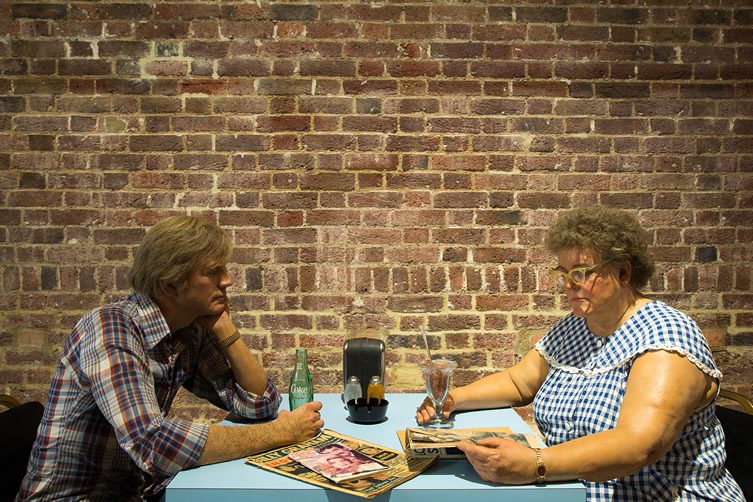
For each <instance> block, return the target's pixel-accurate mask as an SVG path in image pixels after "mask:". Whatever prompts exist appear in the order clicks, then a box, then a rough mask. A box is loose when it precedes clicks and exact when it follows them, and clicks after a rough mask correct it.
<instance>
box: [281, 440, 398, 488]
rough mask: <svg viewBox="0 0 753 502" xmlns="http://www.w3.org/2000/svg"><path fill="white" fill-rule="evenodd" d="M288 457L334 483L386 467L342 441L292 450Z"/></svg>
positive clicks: (356, 477)
mask: <svg viewBox="0 0 753 502" xmlns="http://www.w3.org/2000/svg"><path fill="white" fill-rule="evenodd" d="M289 457H290V458H292V459H293V460H295V461H296V462H300V463H301V464H303V465H305V466H306V467H308V468H309V469H311V470H312V471H314V472H316V473H318V474H321V475H322V476H324V477H325V478H328V479H331V480H332V481H334V482H335V483H340V482H342V481H348V480H350V479H358V478H363V477H365V476H368V475H369V474H371V473H373V472H378V471H383V470H385V469H387V466H386V465H384V464H382V463H379V462H377V461H376V460H373V459H372V458H370V457H367V456H366V455H364V454H363V453H361V452H360V451H358V450H354V449H353V448H351V447H350V446H347V445H345V444H343V443H334V444H328V445H326V446H322V447H319V448H310V449H308V450H303V451H298V452H294V453H291V454H290V455H289Z"/></svg>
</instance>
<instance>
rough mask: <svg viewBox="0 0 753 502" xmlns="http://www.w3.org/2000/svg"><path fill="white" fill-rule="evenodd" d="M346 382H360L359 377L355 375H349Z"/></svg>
mask: <svg viewBox="0 0 753 502" xmlns="http://www.w3.org/2000/svg"><path fill="white" fill-rule="evenodd" d="M348 382H355V383H361V379H360V378H358V377H357V376H355V375H351V376H349V377H348Z"/></svg>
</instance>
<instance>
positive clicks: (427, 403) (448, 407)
mask: <svg viewBox="0 0 753 502" xmlns="http://www.w3.org/2000/svg"><path fill="white" fill-rule="evenodd" d="M455 406H456V403H455V397H454V396H453V395H452V392H448V393H447V399H445V400H444V406H443V409H442V414H443V415H444V416H445V417H449V416H450V413H452V412H453V410H454V409H455ZM435 411H436V410H435V409H434V402H433V401H432V400H431V399H429V398H428V397H427V398H426V399H424V402H423V403H421V406H419V407H418V408H417V409H416V422H418V424H419V425H423V424H425V423H428V422H429V420H431V419H432V417H433V416H434V413H435Z"/></svg>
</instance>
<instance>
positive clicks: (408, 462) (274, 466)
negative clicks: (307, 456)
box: [246, 429, 437, 499]
mask: <svg viewBox="0 0 753 502" xmlns="http://www.w3.org/2000/svg"><path fill="white" fill-rule="evenodd" d="M331 444H342V445H345V446H347V447H349V448H351V449H352V450H356V451H358V452H360V453H362V454H363V455H365V456H366V457H368V458H370V459H372V460H374V461H376V462H379V463H380V464H383V465H384V466H386V467H387V468H386V469H384V470H381V471H375V472H369V473H366V475H365V476H364V477H358V478H357V479H350V480H347V481H341V482H339V483H336V482H334V481H332V480H331V479H328V478H326V477H325V476H322V475H321V474H319V473H317V472H314V471H312V470H311V469H309V468H308V467H306V466H304V465H303V464H302V463H300V462H297V461H295V460H293V459H292V458H290V456H291V454H292V455H295V454H296V453H297V452H301V451H305V450H311V449H319V448H322V447H324V446H327V445H331ZM436 460H437V458H436V457H424V458H412V457H411V458H408V456H406V454H405V453H403V452H399V451H395V450H392V449H390V448H387V447H385V446H381V445H378V444H374V443H369V442H367V441H363V440H361V439H356V438H354V437H350V436H346V435H344V434H339V433H337V432H335V431H332V430H329V429H325V430H324V431H322V432H321V433H320V434H319V435H317V436H316V437H314V438H311V439H309V440H308V441H304V442H303V443H298V444H294V445H290V446H285V447H282V448H277V449H275V450H269V451H266V452H264V453H258V454H256V455H251V456H249V457H246V463H247V464H251V465H255V466H257V467H261V468H262V469H266V470H268V471H272V472H276V473H278V474H282V475H284V476H289V477H291V478H295V479H298V480H300V481H304V482H306V483H311V484H313V485H317V486H321V487H324V488H330V489H332V490H337V491H341V492H344V493H349V494H351V495H355V496H357V497H362V498H367V499H370V498H374V497H376V496H377V495H380V494H382V493H385V492H387V491H389V490H391V489H393V488H395V487H396V486H398V485H400V484H402V483H405V482H406V481H408V480H409V479H412V478H414V477H416V476H418V475H419V474H420V473H421V472H423V471H425V470H426V469H428V468H429V467H431V466H432V465H433V464H434V463H435V462H436Z"/></svg>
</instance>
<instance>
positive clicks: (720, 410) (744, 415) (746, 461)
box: [716, 389, 753, 500]
mask: <svg viewBox="0 0 753 502" xmlns="http://www.w3.org/2000/svg"><path fill="white" fill-rule="evenodd" d="M719 397H723V398H726V399H731V400H733V401H735V402H737V403H739V404H740V405H741V406H742V407H743V409H744V410H745V411H744V412H742V411H738V410H733V409H732V408H727V407H724V406H717V407H716V417H717V418H718V419H719V422H720V423H721V424H722V429H724V435H725V446H726V449H727V462H726V463H725V464H724V466H725V467H726V468H727V470H728V471H729V472H730V473H732V476H733V477H734V478H735V481H737V484H738V485H740V488H742V490H743V494H744V495H745V498H746V500H753V477H752V476H751V473H753V434H752V433H751V431H753V402H751V400H750V399H748V398H747V397H745V396H743V395H742V394H739V393H737V392H732V391H729V390H724V389H722V390H721V391H719Z"/></svg>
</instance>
